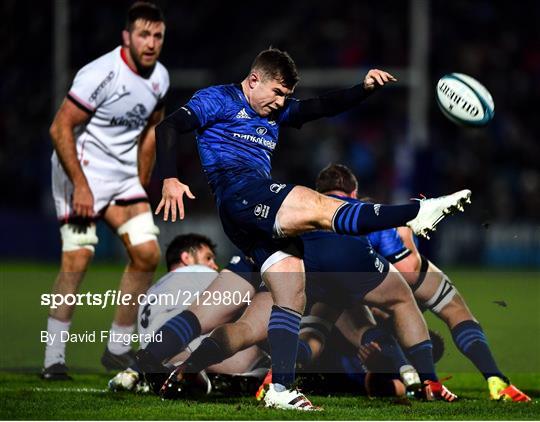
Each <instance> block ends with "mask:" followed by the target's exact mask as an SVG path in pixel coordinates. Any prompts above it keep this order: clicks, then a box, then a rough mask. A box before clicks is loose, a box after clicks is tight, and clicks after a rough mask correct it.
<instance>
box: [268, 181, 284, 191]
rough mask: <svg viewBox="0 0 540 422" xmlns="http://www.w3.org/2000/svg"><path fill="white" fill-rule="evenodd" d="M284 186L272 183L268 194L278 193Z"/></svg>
mask: <svg viewBox="0 0 540 422" xmlns="http://www.w3.org/2000/svg"><path fill="white" fill-rule="evenodd" d="M285 186H287V185H286V184H279V183H272V184H271V185H270V192H274V193H279V191H280V190H282V189H283V188H284V187H285Z"/></svg>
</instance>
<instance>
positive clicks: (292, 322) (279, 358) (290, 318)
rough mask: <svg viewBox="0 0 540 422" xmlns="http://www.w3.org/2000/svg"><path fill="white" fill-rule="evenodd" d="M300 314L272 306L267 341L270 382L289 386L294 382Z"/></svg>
mask: <svg viewBox="0 0 540 422" xmlns="http://www.w3.org/2000/svg"><path fill="white" fill-rule="evenodd" d="M300 319H301V315H300V314H298V313H297V312H294V311H293V310H291V309H287V308H282V307H280V306H276V305H274V306H272V313H271V314H270V323H269V324H268V342H269V343H270V356H271V358H272V382H274V383H277V384H281V385H283V386H285V387H286V388H289V387H290V386H291V385H292V383H293V382H294V375H295V371H294V369H295V368H294V366H295V361H296V355H297V352H298V332H299V330H300Z"/></svg>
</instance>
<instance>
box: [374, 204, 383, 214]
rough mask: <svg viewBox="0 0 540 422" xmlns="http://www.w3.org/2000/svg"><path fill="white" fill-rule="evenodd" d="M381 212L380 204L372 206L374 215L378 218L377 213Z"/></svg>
mask: <svg viewBox="0 0 540 422" xmlns="http://www.w3.org/2000/svg"><path fill="white" fill-rule="evenodd" d="M380 211H381V204H375V205H373V212H374V213H375V215H376V216H377V217H378V216H379V212H380Z"/></svg>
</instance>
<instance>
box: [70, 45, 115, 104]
mask: <svg viewBox="0 0 540 422" xmlns="http://www.w3.org/2000/svg"><path fill="white" fill-rule="evenodd" d="M116 73H117V72H115V63H114V62H113V60H111V55H105V56H102V57H100V58H99V59H97V60H94V61H93V62H91V63H88V64H87V65H86V66H84V67H83V68H82V69H81V70H79V71H78V72H77V75H75V79H74V80H73V84H72V85H71V88H70V90H69V93H68V98H70V99H71V100H72V101H73V102H74V103H75V104H76V105H77V106H79V107H80V108H83V109H84V110H85V111H87V112H89V113H93V112H94V111H96V109H97V108H98V107H99V106H100V105H101V104H102V103H103V102H104V101H105V100H106V98H107V96H108V95H109V88H110V87H111V82H113V80H114V78H115V75H116Z"/></svg>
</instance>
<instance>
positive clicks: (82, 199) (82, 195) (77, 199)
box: [72, 183, 94, 218]
mask: <svg viewBox="0 0 540 422" xmlns="http://www.w3.org/2000/svg"><path fill="white" fill-rule="evenodd" d="M72 207H73V212H74V213H75V214H76V215H78V216H79V217H83V218H90V217H93V216H94V195H93V194H92V191H91V190H90V187H89V186H88V184H86V183H85V184H78V185H74V186H73V199H72Z"/></svg>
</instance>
